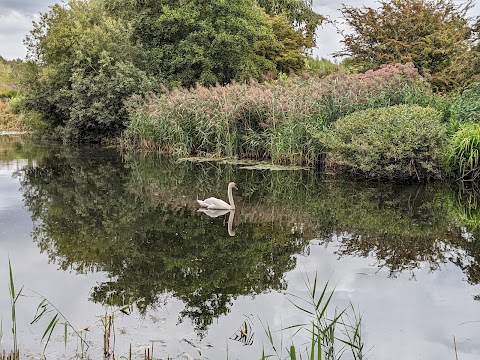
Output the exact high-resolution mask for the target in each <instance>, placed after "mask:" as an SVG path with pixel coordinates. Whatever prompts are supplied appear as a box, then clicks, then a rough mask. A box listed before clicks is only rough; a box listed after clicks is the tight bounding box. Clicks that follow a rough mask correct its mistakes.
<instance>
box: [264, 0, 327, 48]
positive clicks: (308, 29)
mask: <svg viewBox="0 0 480 360" xmlns="http://www.w3.org/2000/svg"><path fill="white" fill-rule="evenodd" d="M258 5H259V6H260V7H262V8H263V9H265V11H266V13H267V14H270V15H282V16H284V17H285V18H286V20H287V21H288V22H289V23H290V24H291V25H293V28H294V29H297V30H298V32H299V33H300V34H302V37H303V41H302V46H304V47H305V48H308V49H309V48H312V47H314V46H315V44H316V41H315V33H316V30H317V28H318V26H319V25H320V24H321V23H322V21H323V20H325V18H324V17H323V16H322V15H320V14H318V13H316V12H315V11H314V10H313V1H312V0H258Z"/></svg>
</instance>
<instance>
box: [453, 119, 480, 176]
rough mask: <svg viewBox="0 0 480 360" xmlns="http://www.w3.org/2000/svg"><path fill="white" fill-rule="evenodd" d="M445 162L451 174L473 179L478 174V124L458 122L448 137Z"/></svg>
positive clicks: (479, 128)
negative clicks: (457, 125) (455, 128)
mask: <svg viewBox="0 0 480 360" xmlns="http://www.w3.org/2000/svg"><path fill="white" fill-rule="evenodd" d="M447 164H448V168H449V170H450V172H451V173H452V175H454V176H456V177H458V178H462V179H465V180H475V179H477V178H478V176H479V175H480V124H479V123H472V122H466V123H463V124H460V125H459V127H458V130H457V131H456V132H455V133H454V134H453V136H452V137H451V139H450V142H449V147H448V158H447Z"/></svg>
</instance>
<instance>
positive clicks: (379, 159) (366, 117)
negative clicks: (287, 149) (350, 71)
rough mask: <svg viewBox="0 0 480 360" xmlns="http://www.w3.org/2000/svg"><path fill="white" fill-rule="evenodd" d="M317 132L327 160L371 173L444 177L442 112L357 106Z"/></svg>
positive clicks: (395, 176) (377, 176) (409, 107)
mask: <svg viewBox="0 0 480 360" xmlns="http://www.w3.org/2000/svg"><path fill="white" fill-rule="evenodd" d="M318 138H319V140H320V142H321V143H323V144H324V145H325V146H326V148H327V149H328V154H327V164H329V165H332V166H338V167H340V168H344V169H346V170H348V171H350V172H351V173H354V174H358V175H361V176H365V177H367V178H373V179H382V178H389V179H399V180H409V179H418V180H421V179H429V178H436V179H438V178H441V177H442V175H443V172H442V159H443V155H444V151H445V146H446V130H445V125H444V124H443V123H442V113H441V112H439V111H437V110H435V109H433V108H428V107H426V108H424V107H421V106H418V105H395V106H390V107H385V108H378V109H368V110H363V111H358V112H355V113H353V114H350V115H347V116H345V117H344V118H341V119H339V120H338V121H337V122H336V123H335V124H334V125H333V127H332V128H330V129H329V130H327V131H326V132H325V133H320V134H319V135H318Z"/></svg>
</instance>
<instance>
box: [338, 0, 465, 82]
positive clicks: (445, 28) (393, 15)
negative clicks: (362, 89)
mask: <svg viewBox="0 0 480 360" xmlns="http://www.w3.org/2000/svg"><path fill="white" fill-rule="evenodd" d="M379 3H380V6H379V8H378V9H373V8H370V7H365V6H364V7H362V8H355V7H352V6H346V5H344V6H343V8H342V13H343V16H344V17H345V19H346V22H347V24H348V25H349V26H351V27H352V28H353V32H352V33H349V34H343V41H342V42H343V45H344V49H343V50H342V51H340V52H338V53H337V54H336V55H337V56H338V55H340V56H349V57H350V59H349V61H350V62H351V63H352V64H354V65H356V66H359V67H360V68H361V69H362V70H367V69H377V68H379V67H380V65H382V64H391V63H398V62H400V63H405V62H410V61H411V62H413V63H414V64H415V67H416V68H418V69H419V71H420V73H422V74H429V75H431V78H430V81H431V83H432V84H433V86H434V87H435V88H436V89H438V90H445V89H446V90H449V89H452V88H455V87H458V86H461V85H463V82H464V81H466V80H467V79H468V78H469V77H471V76H472V75H473V72H474V70H473V68H469V69H468V71H467V72H465V71H463V72H462V73H459V72H458V71H456V69H458V67H459V66H460V64H462V65H463V66H462V68H464V70H467V69H465V65H466V64H468V63H469V61H470V60H471V57H472V56H471V55H472V53H471V45H472V39H471V28H470V26H469V19H468V18H467V12H468V10H469V9H471V8H472V3H471V2H467V3H466V4H463V5H456V4H455V3H454V2H453V0H388V1H387V0H382V1H380V2H379Z"/></svg>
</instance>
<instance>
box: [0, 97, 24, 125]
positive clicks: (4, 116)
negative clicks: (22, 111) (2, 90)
mask: <svg viewBox="0 0 480 360" xmlns="http://www.w3.org/2000/svg"><path fill="white" fill-rule="evenodd" d="M21 120H22V119H21V116H20V115H18V114H16V113H15V112H14V111H13V109H12V108H11V107H10V105H9V104H8V103H4V102H0V130H14V131H22V130H25V129H24V126H23V123H22V121H21Z"/></svg>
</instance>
